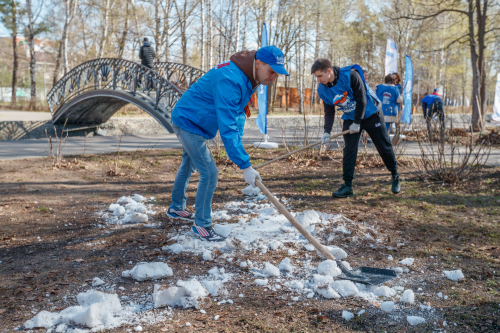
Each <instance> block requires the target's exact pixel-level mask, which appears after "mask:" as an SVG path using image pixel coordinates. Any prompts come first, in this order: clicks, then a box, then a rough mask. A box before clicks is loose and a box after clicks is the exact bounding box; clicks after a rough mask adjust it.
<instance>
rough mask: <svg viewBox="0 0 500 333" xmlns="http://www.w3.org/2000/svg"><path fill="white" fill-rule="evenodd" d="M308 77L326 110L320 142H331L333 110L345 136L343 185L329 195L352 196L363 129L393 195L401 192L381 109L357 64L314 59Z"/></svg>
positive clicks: (396, 167) (396, 165) (335, 196)
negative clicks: (387, 174)
mask: <svg viewBox="0 0 500 333" xmlns="http://www.w3.org/2000/svg"><path fill="white" fill-rule="evenodd" d="M311 74H314V76H316V79H317V80H318V83H319V84H318V95H319V97H320V98H321V99H322V100H323V105H324V109H325V125H324V131H325V132H324V134H323V136H322V137H321V143H323V144H324V143H326V142H327V141H329V140H330V132H331V131H332V127H333V122H334V120H335V108H337V109H338V110H339V111H342V112H343V113H344V114H343V115H342V120H343V124H342V130H343V131H347V130H348V131H349V133H348V134H346V135H344V156H343V159H342V171H343V175H342V178H343V180H344V184H343V185H342V186H341V187H340V188H339V189H338V190H337V191H335V192H333V193H332V196H333V197H334V198H346V197H352V196H353V190H352V181H353V179H354V169H355V167H356V159H357V156H358V148H359V138H360V136H361V132H362V131H363V130H364V131H366V132H367V133H368V135H369V136H370V138H371V139H372V142H373V144H374V145H375V147H376V148H377V151H378V153H379V154H380V157H382V160H383V161H384V164H385V166H386V167H387V169H388V170H389V171H390V172H391V174H392V187H391V190H392V192H393V193H395V194H396V193H399V192H400V191H401V182H400V180H399V174H398V163H397V161H396V158H395V156H394V151H393V149H392V144H391V141H390V140H389V136H388V135H387V131H386V129H385V123H384V117H383V115H382V112H381V110H380V104H381V102H380V100H379V99H378V97H377V96H376V95H375V93H374V92H373V91H372V90H371V89H370V86H369V85H368V84H367V83H366V82H365V78H364V75H363V69H362V68H361V67H360V66H359V65H351V66H346V67H342V68H340V67H336V66H333V65H332V63H331V62H330V61H329V60H328V59H317V60H316V61H315V62H314V64H313V65H312V67H311Z"/></svg>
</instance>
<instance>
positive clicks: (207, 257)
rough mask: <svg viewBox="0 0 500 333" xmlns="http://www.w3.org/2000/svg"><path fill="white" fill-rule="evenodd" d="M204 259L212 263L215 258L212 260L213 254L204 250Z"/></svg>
mask: <svg viewBox="0 0 500 333" xmlns="http://www.w3.org/2000/svg"><path fill="white" fill-rule="evenodd" d="M202 258H203V260H205V261H212V260H214V258H212V252H211V251H209V250H203V254H202Z"/></svg>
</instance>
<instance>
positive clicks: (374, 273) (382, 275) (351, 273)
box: [255, 161, 397, 285]
mask: <svg viewBox="0 0 500 333" xmlns="http://www.w3.org/2000/svg"><path fill="white" fill-rule="evenodd" d="M271 162H272V161H271ZM255 185H257V187H258V188H259V189H260V190H261V191H262V193H264V194H265V195H266V197H268V198H269V200H271V202H272V203H273V204H274V205H275V206H276V208H278V210H279V211H280V212H281V213H282V214H283V215H285V217H286V218H287V219H288V221H290V223H291V224H292V225H293V226H294V227H295V228H296V229H297V230H298V231H299V232H300V233H301V234H302V236H304V237H305V238H306V239H307V240H308V241H309V242H310V243H311V244H312V245H313V246H314V247H315V248H316V249H317V250H318V251H319V252H320V253H321V254H322V255H324V256H325V258H326V259H330V260H334V261H336V262H337V266H338V267H339V268H340V270H341V271H342V274H341V275H340V278H342V279H344V280H351V281H354V282H358V283H363V284H369V285H378V284H382V283H384V282H387V281H389V280H391V279H394V278H395V277H397V275H396V272H395V271H394V270H392V269H381V268H374V267H361V268H357V269H347V268H346V267H345V266H344V264H343V263H342V262H341V261H340V260H338V259H337V258H335V256H334V255H333V254H331V253H330V251H328V249H327V248H325V247H324V246H323V245H321V243H320V242H318V240H317V239H316V238H314V237H313V235H311V234H310V233H309V231H307V230H306V229H305V228H304V227H303V226H302V224H300V223H299V221H297V220H296V219H295V217H293V216H292V214H290V212H289V211H288V210H287V209H286V208H285V206H283V205H282V204H281V203H280V202H279V201H278V199H276V197H275V196H274V195H272V193H271V192H270V191H269V190H268V189H267V188H266V187H265V186H264V184H262V182H261V181H260V180H259V179H255Z"/></svg>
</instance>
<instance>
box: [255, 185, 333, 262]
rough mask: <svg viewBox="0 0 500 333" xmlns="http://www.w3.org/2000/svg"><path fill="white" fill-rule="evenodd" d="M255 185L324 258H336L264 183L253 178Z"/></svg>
mask: <svg viewBox="0 0 500 333" xmlns="http://www.w3.org/2000/svg"><path fill="white" fill-rule="evenodd" d="M255 185H257V187H258V188H259V189H260V190H261V191H262V193H264V194H265V195H266V197H268V198H269V200H271V202H272V203H273V204H274V205H275V206H276V208H278V210H279V211H280V212H281V214H283V215H285V217H286V218H287V219H288V221H290V223H291V224H292V225H293V226H294V227H295V229H297V230H298V231H299V232H300V233H301V234H302V236H304V237H305V238H306V239H307V240H308V241H309V243H311V244H312V245H313V246H314V247H315V248H316V249H317V250H318V251H319V252H320V253H321V254H322V255H324V256H325V258H326V259H331V260H337V259H336V258H335V257H334V255H333V254H331V253H330V251H328V249H327V248H326V247H324V246H323V245H321V243H320V242H318V240H317V239H316V238H314V237H313V235H311V234H310V233H309V231H307V230H306V228H304V227H303V226H302V224H300V223H299V221H297V220H296V219H295V217H293V216H292V214H290V212H289V211H288V210H287V209H286V208H285V206H283V205H282V204H281V203H280V202H279V201H278V199H276V197H275V196H274V195H273V194H272V193H271V192H270V191H269V190H268V189H267V188H266V187H265V186H264V184H262V182H261V181H260V180H258V179H255Z"/></svg>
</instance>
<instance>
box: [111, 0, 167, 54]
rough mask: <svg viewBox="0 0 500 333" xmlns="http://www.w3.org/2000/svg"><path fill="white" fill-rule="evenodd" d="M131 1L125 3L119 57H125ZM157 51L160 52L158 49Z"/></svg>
mask: <svg viewBox="0 0 500 333" xmlns="http://www.w3.org/2000/svg"><path fill="white" fill-rule="evenodd" d="M129 2H130V0H127V1H126V4H125V23H124V25H123V32H122V37H121V38H120V42H119V43H118V58H123V52H125V44H126V43H127V35H128V20H129V15H130V12H129ZM156 52H157V53H159V52H158V49H157V50H156Z"/></svg>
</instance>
